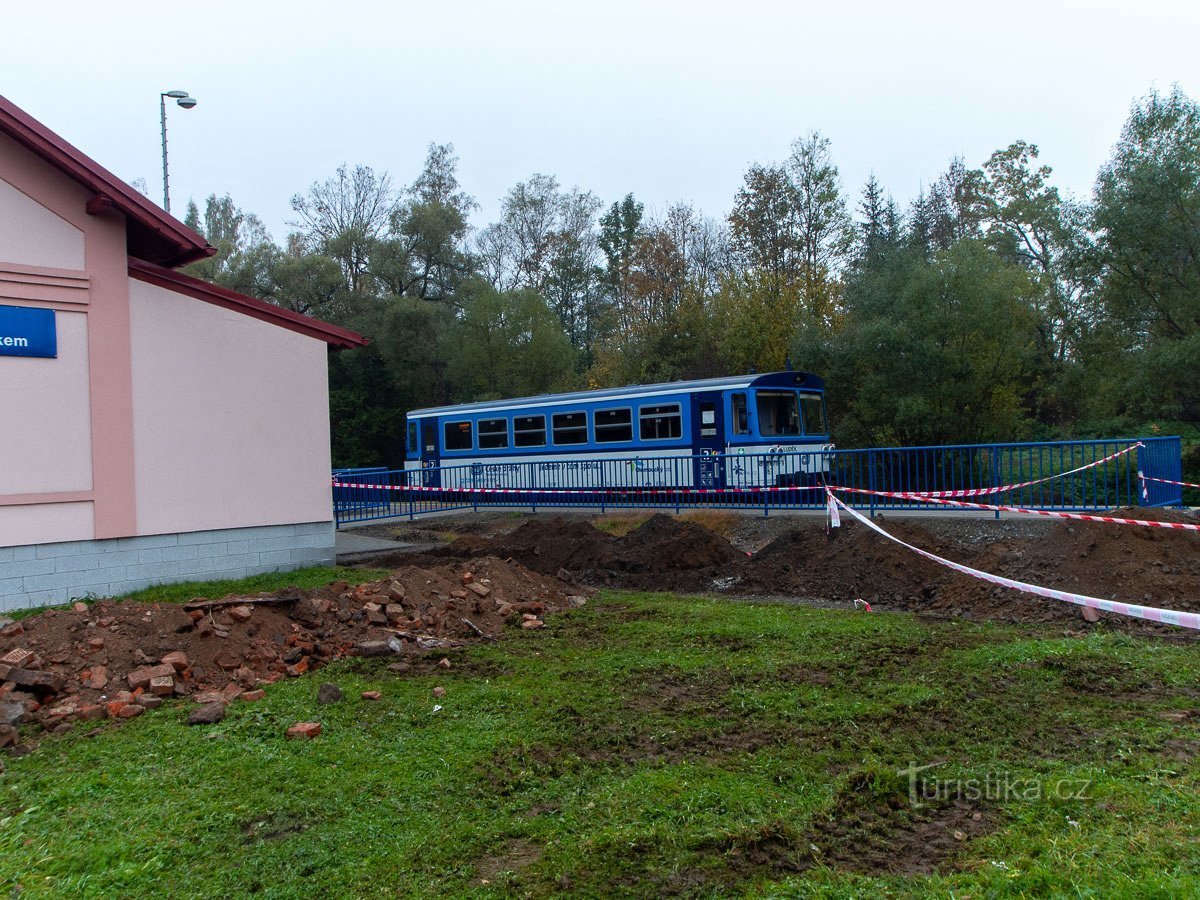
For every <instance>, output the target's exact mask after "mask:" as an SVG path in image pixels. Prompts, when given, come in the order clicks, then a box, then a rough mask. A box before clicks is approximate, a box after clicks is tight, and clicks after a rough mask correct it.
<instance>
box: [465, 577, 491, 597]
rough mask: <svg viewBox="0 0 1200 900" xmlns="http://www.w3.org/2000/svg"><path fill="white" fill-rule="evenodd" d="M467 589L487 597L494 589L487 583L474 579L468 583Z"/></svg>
mask: <svg viewBox="0 0 1200 900" xmlns="http://www.w3.org/2000/svg"><path fill="white" fill-rule="evenodd" d="M467 590H468V591H471V592H472V593H474V594H475V596H477V597H486V596H487V595H488V594H490V593H491V592H492V589H491V588H490V587H488V586H487V585H486V584H480V583H479V582H478V581H473V582H471V583H470V584H468V585H467Z"/></svg>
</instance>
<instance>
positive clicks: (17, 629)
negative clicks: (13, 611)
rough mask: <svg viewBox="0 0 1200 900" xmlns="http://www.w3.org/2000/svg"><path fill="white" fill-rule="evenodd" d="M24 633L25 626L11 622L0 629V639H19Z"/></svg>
mask: <svg viewBox="0 0 1200 900" xmlns="http://www.w3.org/2000/svg"><path fill="white" fill-rule="evenodd" d="M24 633H25V626H24V625H22V624H21V623H20V622H13V623H11V624H9V625H5V626H4V627H3V628H0V637H6V638H13V637H20V636H21V635H23V634H24Z"/></svg>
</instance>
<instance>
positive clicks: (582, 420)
mask: <svg viewBox="0 0 1200 900" xmlns="http://www.w3.org/2000/svg"><path fill="white" fill-rule="evenodd" d="M551 420H552V421H553V423H554V443H556V444H586V443H587V413H585V412H569V413H555V414H554V415H553V416H551Z"/></svg>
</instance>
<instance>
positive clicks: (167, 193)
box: [158, 91, 196, 212]
mask: <svg viewBox="0 0 1200 900" xmlns="http://www.w3.org/2000/svg"><path fill="white" fill-rule="evenodd" d="M168 97H170V98H171V99H172V100H174V101H175V102H176V103H178V104H179V105H180V106H182V107H183V108H184V109H191V108H192V107H193V106H195V105H196V98H195V97H193V96H191V95H190V94H189V93H188V92H187V91H162V92H161V93H160V94H159V95H158V108H159V112H160V113H161V116H162V147H163V209H165V210H166V211H167V212H170V211H171V189H170V187H169V181H168V179H167V98H168Z"/></svg>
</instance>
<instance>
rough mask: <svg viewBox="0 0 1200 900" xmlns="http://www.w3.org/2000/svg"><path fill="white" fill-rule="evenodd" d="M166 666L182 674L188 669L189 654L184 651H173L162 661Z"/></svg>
mask: <svg viewBox="0 0 1200 900" xmlns="http://www.w3.org/2000/svg"><path fill="white" fill-rule="evenodd" d="M161 662H162V664H163V665H164V666H170V667H171V668H172V669H174V670H175V671H176V672H182V671H183V670H184V669H186V668H187V667H188V658H187V654H186V653H184V652H183V651H182V650H172V651H171V652H170V653H168V654H167V655H166V656H164V657H163V658H162V660H161Z"/></svg>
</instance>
